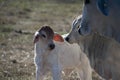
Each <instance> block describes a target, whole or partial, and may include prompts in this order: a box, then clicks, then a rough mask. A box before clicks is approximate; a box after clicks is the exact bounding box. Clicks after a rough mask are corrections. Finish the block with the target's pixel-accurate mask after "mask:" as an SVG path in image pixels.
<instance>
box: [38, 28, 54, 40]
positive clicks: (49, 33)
mask: <svg viewBox="0 0 120 80" xmlns="http://www.w3.org/2000/svg"><path fill="white" fill-rule="evenodd" d="M42 31H44V32H45V33H46V35H47V38H48V39H53V36H54V32H53V30H52V29H51V28H50V26H43V27H42V28H41V29H40V30H39V33H41V32H42Z"/></svg>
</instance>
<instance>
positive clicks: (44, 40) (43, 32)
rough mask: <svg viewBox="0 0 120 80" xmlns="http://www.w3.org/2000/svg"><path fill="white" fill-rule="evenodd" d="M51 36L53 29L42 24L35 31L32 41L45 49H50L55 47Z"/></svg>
mask: <svg viewBox="0 0 120 80" xmlns="http://www.w3.org/2000/svg"><path fill="white" fill-rule="evenodd" d="M53 37H54V32H53V30H52V29H51V28H50V27H49V26H43V27H42V28H41V29H39V30H38V31H37V32H36V33H35V37H34V43H35V44H39V46H40V47H41V48H43V49H45V50H52V49H54V48H55V44H54V42H53Z"/></svg>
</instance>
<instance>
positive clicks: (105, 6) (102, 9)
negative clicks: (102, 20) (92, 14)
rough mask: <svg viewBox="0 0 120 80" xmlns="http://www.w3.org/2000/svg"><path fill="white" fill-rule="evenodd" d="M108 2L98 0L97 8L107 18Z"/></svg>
mask: <svg viewBox="0 0 120 80" xmlns="http://www.w3.org/2000/svg"><path fill="white" fill-rule="evenodd" d="M108 2H109V1H108V0H97V8H98V10H99V11H100V12H102V14H104V15H105V16H108V15H109V9H108V7H109V6H108Z"/></svg>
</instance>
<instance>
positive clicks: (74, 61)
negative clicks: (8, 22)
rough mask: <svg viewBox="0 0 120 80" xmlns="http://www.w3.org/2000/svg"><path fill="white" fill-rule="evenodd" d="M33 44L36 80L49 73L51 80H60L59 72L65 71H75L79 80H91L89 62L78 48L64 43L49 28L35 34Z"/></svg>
mask: <svg viewBox="0 0 120 80" xmlns="http://www.w3.org/2000/svg"><path fill="white" fill-rule="evenodd" d="M34 43H35V65H36V80H43V78H44V77H43V76H44V75H45V74H46V73H47V72H49V71H50V72H52V76H53V80H61V71H65V70H66V69H76V70H77V71H78V72H79V76H80V80H92V75H91V67H90V64H89V60H88V58H87V56H86V55H85V54H84V53H83V52H82V51H81V49H80V47H79V46H78V45H77V44H69V43H67V42H66V41H64V39H63V38H62V37H61V36H60V35H59V34H55V33H54V32H53V30H52V29H51V28H50V27H49V26H44V27H42V28H41V29H40V30H39V31H37V32H36V33H35V37H34Z"/></svg>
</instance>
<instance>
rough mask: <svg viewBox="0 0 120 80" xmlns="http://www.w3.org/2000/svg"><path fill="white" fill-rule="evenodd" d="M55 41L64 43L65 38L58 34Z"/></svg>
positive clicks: (55, 35) (54, 38)
mask: <svg viewBox="0 0 120 80" xmlns="http://www.w3.org/2000/svg"><path fill="white" fill-rule="evenodd" d="M53 40H54V41H58V42H64V39H63V37H62V36H61V35H59V34H56V33H55V34H54V37H53Z"/></svg>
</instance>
